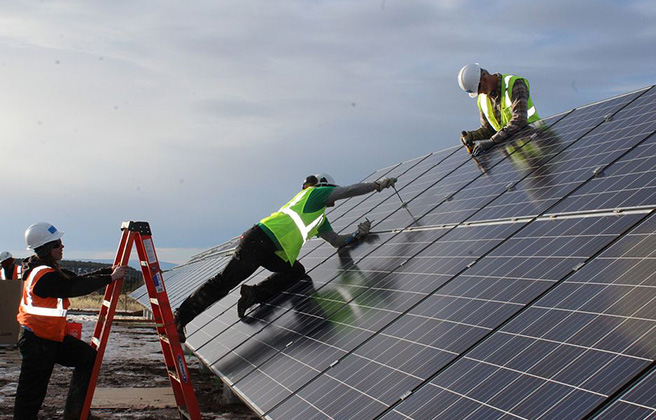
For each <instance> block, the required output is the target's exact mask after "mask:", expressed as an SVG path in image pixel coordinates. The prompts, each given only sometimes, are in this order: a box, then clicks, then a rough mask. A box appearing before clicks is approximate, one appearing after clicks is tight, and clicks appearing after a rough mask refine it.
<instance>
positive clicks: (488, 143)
mask: <svg viewBox="0 0 656 420" xmlns="http://www.w3.org/2000/svg"><path fill="white" fill-rule="evenodd" d="M495 144H496V143H494V140H490V139H487V140H479V141H476V142H474V149H473V150H472V153H471V154H472V156H478V155H479V154H481V153H483V152H484V151H486V150H487V149H490V148H492V146H494V145H495Z"/></svg>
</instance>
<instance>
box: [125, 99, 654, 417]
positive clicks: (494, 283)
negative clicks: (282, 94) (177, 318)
mask: <svg viewBox="0 0 656 420" xmlns="http://www.w3.org/2000/svg"><path fill="white" fill-rule="evenodd" d="M655 100H656V89H654V88H653V87H651V88H646V89H641V90H638V91H635V92H630V93H627V94H624V95H620V96H618V97H615V98H611V99H609V100H606V101H601V102H598V103H595V104H590V105H588V106H585V107H582V108H578V109H575V110H572V111H570V112H566V113H562V114H558V115H554V116H552V117H549V118H546V119H544V120H542V122H540V123H538V124H534V125H533V126H532V127H528V128H526V129H524V130H522V131H521V132H520V133H517V134H516V135H515V136H514V137H513V138H512V139H510V140H509V141H507V142H505V143H504V144H502V145H500V146H497V147H495V148H493V149H491V150H490V151H488V152H486V153H485V154H484V155H482V156H480V157H478V158H476V159H474V158H471V157H470V156H468V155H467V154H466V153H464V152H463V151H462V149H461V148H451V149H447V150H444V151H440V152H436V153H431V154H429V155H425V156H421V157H418V158H416V159H412V160H410V161H407V162H402V163H400V164H398V165H394V166H390V167H388V168H383V169H381V170H378V171H375V172H373V173H372V174H370V175H369V176H367V177H366V178H365V181H373V180H376V179H378V178H380V177H382V176H394V177H397V178H399V182H398V183H397V189H396V191H394V190H385V191H384V192H382V193H380V194H370V195H367V196H361V197H354V198H351V199H349V200H344V201H342V202H338V203H337V205H336V206H335V207H334V208H331V209H330V211H329V212H328V213H327V215H328V218H329V220H330V221H331V224H332V226H333V227H334V228H335V230H336V231H338V232H342V233H347V232H350V231H353V230H355V229H356V226H357V224H358V223H359V222H360V221H362V220H363V219H364V218H365V217H366V218H368V219H369V220H372V221H373V233H372V234H371V235H370V236H369V237H368V238H367V241H365V242H363V243H359V244H357V245H356V246H351V247H345V248H342V249H341V250H339V251H337V250H335V249H334V248H332V247H331V246H330V245H328V244H327V243H325V242H324V241H322V240H318V239H317V240H310V241H308V243H307V244H306V245H305V247H304V249H303V251H302V253H301V258H300V260H301V262H302V263H303V264H304V266H305V267H306V271H307V273H308V276H307V278H305V279H304V280H302V281H301V282H299V283H298V284H297V285H295V286H294V287H292V288H290V289H289V290H287V291H286V292H285V293H283V294H282V295H281V296H279V297H277V298H275V299H272V300H271V301H270V302H267V303H264V304H261V305H259V306H258V307H256V308H254V310H252V311H251V312H249V313H248V316H247V317H246V318H244V319H243V320H239V319H238V318H237V315H236V310H235V305H236V302H237V300H238V298H239V293H238V289H236V290H234V291H233V292H231V293H230V294H229V295H228V296H226V297H225V298H224V299H222V300H221V301H219V302H217V303H216V304H215V305H214V306H212V307H210V308H209V309H208V310H207V311H205V312H204V313H203V314H201V315H200V316H199V317H197V318H196V319H195V320H194V321H193V322H192V323H191V324H190V325H189V326H188V327H187V336H188V340H187V345H188V347H189V348H190V349H192V350H193V352H194V353H195V354H196V355H197V356H198V357H199V358H200V359H201V360H202V361H203V362H204V363H205V364H206V365H207V366H209V367H210V369H211V370H212V371H213V372H215V373H216V374H217V375H218V376H219V377H221V378H222V379H223V380H224V381H225V382H226V384H228V386H230V387H231V389H232V390H233V391H234V392H235V393H236V394H237V395H239V396H240V397H241V398H242V399H243V400H244V401H246V402H247V403H248V404H249V405H250V406H251V407H252V408H253V409H254V410H255V411H256V412H258V413H259V414H260V415H262V416H265V417H266V418H269V419H355V418H357V419H369V418H380V419H385V420H389V419H430V418H439V419H458V420H462V419H486V418H493V419H517V418H545V419H546V418H558V419H566V418H572V419H575V418H600V419H602V418H609V419H620V418H643V417H638V416H640V415H651V416H654V418H656V415H654V411H656V407H655V404H654V402H653V400H654V399H653V397H652V395H653V392H651V390H652V389H653V388H652V387H653V386H654V378H655V377H656V376H654V375H656V373H654V372H652V371H653V370H655V369H656V362H655V360H656V357H655V355H654V354H653V352H654V350H653V349H654V348H656V346H655V345H654V344H656V343H655V342H654V341H655V340H656V334H655V332H656V329H654V327H656V309H654V308H656V306H654V305H653V300H654V298H655V297H656V296H654V295H653V293H654V292H653V290H656V288H654V286H655V285H653V284H652V283H653V282H654V281H656V278H655V277H654V272H656V270H654V268H655V267H654V264H655V261H656V259H655V258H654V251H653V250H654V249H655V247H654V244H655V239H654V238H656V233H655V232H656V229H654V227H655V226H656V219H655V217H656V216H652V213H653V212H654V210H656V177H655V176H654V171H655V169H654V167H656V165H654V163H656V162H655V159H656V135H654V133H655V132H656V106H654V105H655V104H654V102H655ZM233 246H234V242H233ZM229 249H230V244H229V243H226V244H224V245H222V246H220V247H218V248H217V249H215V250H214V252H210V251H208V252H207V253H204V254H201V255H200V256H199V257H197V258H194V259H192V260H191V261H190V262H189V263H188V264H185V265H183V266H180V267H176V268H175V269H173V270H171V271H169V272H167V273H166V280H167V289H168V290H169V293H170V294H171V295H172V302H173V303H174V306H175V305H177V304H179V303H180V302H181V301H182V300H183V299H184V298H185V297H186V295H188V294H189V293H191V292H192V291H193V290H194V289H195V288H196V287H197V286H198V285H199V284H200V283H201V282H203V281H205V280H206V279H207V278H208V277H210V276H211V275H213V274H214V273H216V272H218V271H219V270H220V269H221V268H222V265H223V264H225V263H226V262H227V260H228V257H229ZM268 274H269V273H268V272H267V271H266V270H262V271H260V272H258V273H256V274H255V275H254V276H252V277H251V278H250V279H248V280H247V282H248V283H251V284H252V283H257V282H259V281H261V280H263V279H264V278H265V277H266V276H268ZM652 289H653V290H652ZM137 294H138V293H137ZM622 416H628V417H622ZM633 416H635V417H633Z"/></svg>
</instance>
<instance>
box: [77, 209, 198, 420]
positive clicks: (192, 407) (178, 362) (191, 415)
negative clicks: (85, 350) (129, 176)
mask: <svg viewBox="0 0 656 420" xmlns="http://www.w3.org/2000/svg"><path fill="white" fill-rule="evenodd" d="M121 230H122V231H123V234H122V235H121V242H120V244H119V246H118V251H117V252H116V259H115V260H114V265H125V266H127V265H128V261H129V259H130V252H131V251H132V245H133V244H134V245H135V246H136V248H137V254H138V256H139V262H140V264H141V271H142V272H143V278H144V283H145V284H146V288H147V289H148V296H149V297H150V305H151V307H152V312H153V316H154V318H155V327H156V328H157V334H158V336H159V341H160V344H161V345H162V352H163V353H164V361H165V363H166V371H167V372H168V375H169V379H170V381H171V387H172V388H173V393H174V394H175V401H176V404H177V406H178V410H179V411H180V419H182V420H184V419H189V420H200V418H201V417H200V410H199V409H198V402H197V400H196V394H194V388H193V386H192V383H191V377H190V376H189V370H188V369H187V363H186V361H185V357H184V351H183V350H182V345H181V344H180V338H179V337H178V332H177V330H176V327H175V321H174V319H173V312H172V311H171V305H170V304H169V298H168V295H167V294H166V288H165V287H164V279H163V277H162V271H161V270H160V268H159V261H158V260H157V254H156V253H155V245H153V239H152V235H151V232H150V225H149V224H148V222H123V224H122V225H121ZM122 286H123V279H120V280H117V281H114V282H112V283H111V284H109V285H108V286H107V289H106V290H105V298H104V300H103V305H102V308H101V309H100V313H99V314H98V321H97V323H96V328H95V330H94V332H93V337H92V338H91V346H92V347H93V348H95V349H96V350H97V352H98V354H97V356H96V363H95V365H94V367H93V372H92V374H91V380H90V381H89V389H88V391H87V396H86V399H85V400H84V408H83V409H82V417H81V420H87V418H88V416H89V410H90V408H91V402H92V400H93V393H94V391H95V389H96V382H97V380H98V374H99V372H100V366H101V364H102V359H103V355H104V354H105V347H106V346H107V339H108V337H109V330H110V328H111V326H112V321H113V319H114V312H115V311H116V304H117V303H118V299H119V296H120V294H121V287H122Z"/></svg>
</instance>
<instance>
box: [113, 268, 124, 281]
mask: <svg viewBox="0 0 656 420" xmlns="http://www.w3.org/2000/svg"><path fill="white" fill-rule="evenodd" d="M112 268H113V270H112V281H114V280H118V279H122V278H123V277H125V273H127V271H128V268H127V267H126V266H124V265H115V266H114V267H112Z"/></svg>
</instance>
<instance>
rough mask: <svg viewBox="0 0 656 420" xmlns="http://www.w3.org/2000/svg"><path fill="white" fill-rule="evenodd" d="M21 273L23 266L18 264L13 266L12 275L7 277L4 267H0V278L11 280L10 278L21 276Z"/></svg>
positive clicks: (15, 278) (16, 278)
mask: <svg viewBox="0 0 656 420" xmlns="http://www.w3.org/2000/svg"><path fill="white" fill-rule="evenodd" d="M22 275H23V267H21V266H20V265H15V266H14V268H13V272H12V275H11V277H9V278H7V275H6V274H5V269H4V268H0V280H11V279H14V280H18V279H20V278H21V276H22Z"/></svg>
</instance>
